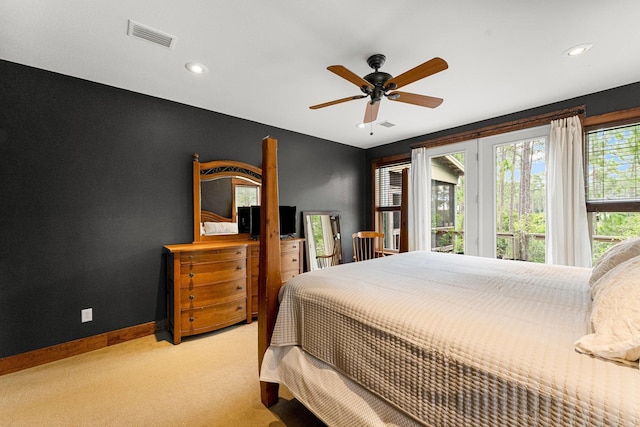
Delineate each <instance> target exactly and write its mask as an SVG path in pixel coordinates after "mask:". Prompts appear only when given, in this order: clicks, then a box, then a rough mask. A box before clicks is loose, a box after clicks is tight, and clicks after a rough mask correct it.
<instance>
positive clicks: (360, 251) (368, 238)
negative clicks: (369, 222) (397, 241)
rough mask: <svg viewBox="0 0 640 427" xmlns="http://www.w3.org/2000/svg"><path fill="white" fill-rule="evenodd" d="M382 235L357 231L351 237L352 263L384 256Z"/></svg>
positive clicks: (375, 232) (374, 232)
mask: <svg viewBox="0 0 640 427" xmlns="http://www.w3.org/2000/svg"><path fill="white" fill-rule="evenodd" d="M383 239H384V234H383V233H378V232H377V231H358V232H357V233H353V234H352V235H351V241H352V242H353V259H354V261H364V260H367V259H372V258H379V257H382V256H384V253H383V244H384V243H383Z"/></svg>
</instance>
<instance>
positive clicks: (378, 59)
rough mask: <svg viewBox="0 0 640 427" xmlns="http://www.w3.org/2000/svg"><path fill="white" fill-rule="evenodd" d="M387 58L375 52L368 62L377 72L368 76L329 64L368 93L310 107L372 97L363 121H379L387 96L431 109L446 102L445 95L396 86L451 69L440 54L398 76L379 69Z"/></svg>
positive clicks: (336, 72)
mask: <svg viewBox="0 0 640 427" xmlns="http://www.w3.org/2000/svg"><path fill="white" fill-rule="evenodd" d="M386 59H387V58H386V56H384V55H382V54H380V53H377V54H375V55H371V56H370V57H369V58H368V59H367V64H369V66H370V67H371V68H373V69H374V70H375V71H374V72H373V73H370V74H367V75H366V76H364V77H360V76H358V75H357V74H355V73H353V72H352V71H350V70H348V69H347V68H345V67H343V66H342V65H331V66H329V67H327V70H329V71H331V72H332V73H335V74H337V75H338V76H340V77H342V78H343V79H346V80H348V81H350V82H351V83H353V84H355V85H356V86H358V87H359V88H360V90H361V91H362V93H363V94H364V95H356V96H349V97H347V98H342V99H336V100H335V101H329V102H325V103H323V104H318V105H312V106H311V107H309V108H311V109H312V110H317V109H318V108H324V107H328V106H330V105H335V104H340V103H343V102H347V101H353V100H355V99H362V98H367V97H370V98H371V101H369V102H368V103H367V108H366V110H365V113H364V120H363V123H369V122H373V121H375V120H376V118H377V117H378V109H379V108H380V101H381V100H382V98H383V97H387V98H388V99H389V100H391V101H399V102H405V103H407V104H413V105H419V106H421V107H428V108H436V107H437V106H438V105H440V104H442V101H443V100H442V98H435V97H432V96H426V95H418V94H415V93H408V92H398V91H396V89H400V88H401V87H402V86H406V85H408V84H410V83H413V82H415V81H417V80H420V79H423V78H425V77H429V76H431V75H433V74H436V73H439V72H440V71H443V70H446V69H447V68H449V65H448V64H447V62H446V61H445V60H444V59H442V58H437V57H436V58H433V59H430V60H429V61H427V62H425V63H423V64H420V65H418V66H417V67H414V68H412V69H410V70H409V71H406V72H404V73H402V74H400V75H399V76H396V77H393V76H392V75H391V74H389V73H385V72H383V71H378V70H379V69H380V68H381V67H382V65H384V62H385V60H386ZM389 91H392V92H389Z"/></svg>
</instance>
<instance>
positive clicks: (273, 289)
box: [258, 137, 282, 407]
mask: <svg viewBox="0 0 640 427" xmlns="http://www.w3.org/2000/svg"><path fill="white" fill-rule="evenodd" d="M277 151H278V141H277V140H275V139H273V138H270V137H266V138H265V139H263V140H262V190H261V191H262V193H261V195H262V197H261V199H260V200H261V203H260V273H259V276H258V364H259V366H258V369H260V367H261V366H262V359H263V357H264V353H265V351H267V347H269V343H270V342H271V335H272V334H273V327H274V325H275V323H276V316H277V314H278V291H279V290H280V287H281V286H282V276H281V273H280V217H279V215H280V213H279V209H278V205H279V201H278V160H277ZM260 395H261V400H262V403H263V404H264V405H265V406H267V407H269V406H271V405H273V404H274V403H276V402H277V401H278V384H276V383H267V382H262V381H261V382H260Z"/></svg>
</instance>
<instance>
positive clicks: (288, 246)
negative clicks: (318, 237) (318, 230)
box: [280, 240, 301, 255]
mask: <svg viewBox="0 0 640 427" xmlns="http://www.w3.org/2000/svg"><path fill="white" fill-rule="evenodd" d="M300 245H301V242H300V241H299V240H281V241H280V253H281V254H283V255H284V254H285V253H288V252H296V253H300Z"/></svg>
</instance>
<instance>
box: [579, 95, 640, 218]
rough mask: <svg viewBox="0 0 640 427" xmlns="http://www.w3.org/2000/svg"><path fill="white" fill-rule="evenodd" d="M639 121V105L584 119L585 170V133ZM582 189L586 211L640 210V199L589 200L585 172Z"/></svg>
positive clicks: (585, 153)
mask: <svg viewBox="0 0 640 427" xmlns="http://www.w3.org/2000/svg"><path fill="white" fill-rule="evenodd" d="M635 123H640V107H636V108H630V109H628V110H621V111H614V112H612V113H606V114H600V115H597V116H592V117H587V118H585V119H584V129H583V131H584V138H583V140H584V145H583V147H582V149H583V151H582V157H583V161H584V164H583V167H584V170H585V171H587V168H588V163H587V133H588V132H591V131H594V130H599V129H607V128H611V127H616V126H625V125H631V124H635ZM584 178H585V180H584V189H585V203H586V205H587V212H640V200H620V201H604V202H603V201H589V199H588V198H587V197H588V196H587V195H588V194H589V193H588V191H589V188H588V187H589V182H588V179H587V174H586V173H585V177H584Z"/></svg>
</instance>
